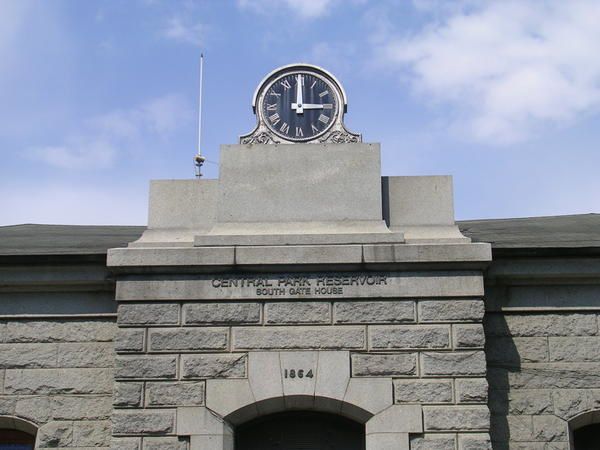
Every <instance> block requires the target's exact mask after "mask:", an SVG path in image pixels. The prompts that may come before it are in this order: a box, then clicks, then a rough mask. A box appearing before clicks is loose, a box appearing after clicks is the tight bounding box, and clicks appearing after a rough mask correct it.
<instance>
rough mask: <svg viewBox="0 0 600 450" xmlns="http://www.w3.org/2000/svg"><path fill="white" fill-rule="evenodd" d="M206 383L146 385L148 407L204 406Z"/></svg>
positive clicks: (178, 382) (158, 383) (159, 383)
mask: <svg viewBox="0 0 600 450" xmlns="http://www.w3.org/2000/svg"><path fill="white" fill-rule="evenodd" d="M204 390H205V385H204V381H196V382H183V381H177V382H156V383H146V406H202V405H204Z"/></svg>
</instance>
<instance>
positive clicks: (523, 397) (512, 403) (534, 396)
mask: <svg viewBox="0 0 600 450" xmlns="http://www.w3.org/2000/svg"><path fill="white" fill-rule="evenodd" d="M551 394H552V393H551V391H548V390H542V389H531V390H514V391H509V392H505V395H506V396H508V412H509V413H510V414H512V415H522V414H529V415H537V414H552V412H553V410H554V407H553V402H552V395H551ZM557 401H558V402H560V399H559V398H555V403H556V402H557Z"/></svg>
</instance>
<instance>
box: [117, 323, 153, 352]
mask: <svg viewBox="0 0 600 450" xmlns="http://www.w3.org/2000/svg"><path fill="white" fill-rule="evenodd" d="M145 335H146V330H145V329H144V328H119V329H118V330H117V335H116V336H115V350H116V351H117V352H143V351H144V336H145Z"/></svg>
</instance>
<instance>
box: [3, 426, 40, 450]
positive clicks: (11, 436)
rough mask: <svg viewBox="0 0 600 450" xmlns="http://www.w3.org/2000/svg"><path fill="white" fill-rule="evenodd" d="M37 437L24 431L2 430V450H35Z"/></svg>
mask: <svg viewBox="0 0 600 450" xmlns="http://www.w3.org/2000/svg"><path fill="white" fill-rule="evenodd" d="M34 444H35V436H32V435H31V434H28V433H25V432H23V431H18V430H11V429H6V428H0V450H33V446H34Z"/></svg>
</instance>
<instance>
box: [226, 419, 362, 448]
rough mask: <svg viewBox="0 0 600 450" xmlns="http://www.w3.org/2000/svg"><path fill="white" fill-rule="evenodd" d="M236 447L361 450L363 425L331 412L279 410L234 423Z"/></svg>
mask: <svg viewBox="0 0 600 450" xmlns="http://www.w3.org/2000/svg"><path fill="white" fill-rule="evenodd" d="M235 449H236V450H364V449H365V427H364V425H362V424H359V423H357V422H354V421H352V420H350V419H347V418H345V417H341V416H337V415H334V414H326V413H320V412H308V411H290V412H282V413H277V414H271V415H268V416H264V417H259V418H257V419H254V420H252V421H250V422H247V423H245V424H243V425H240V426H239V427H237V428H236V430H235Z"/></svg>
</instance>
